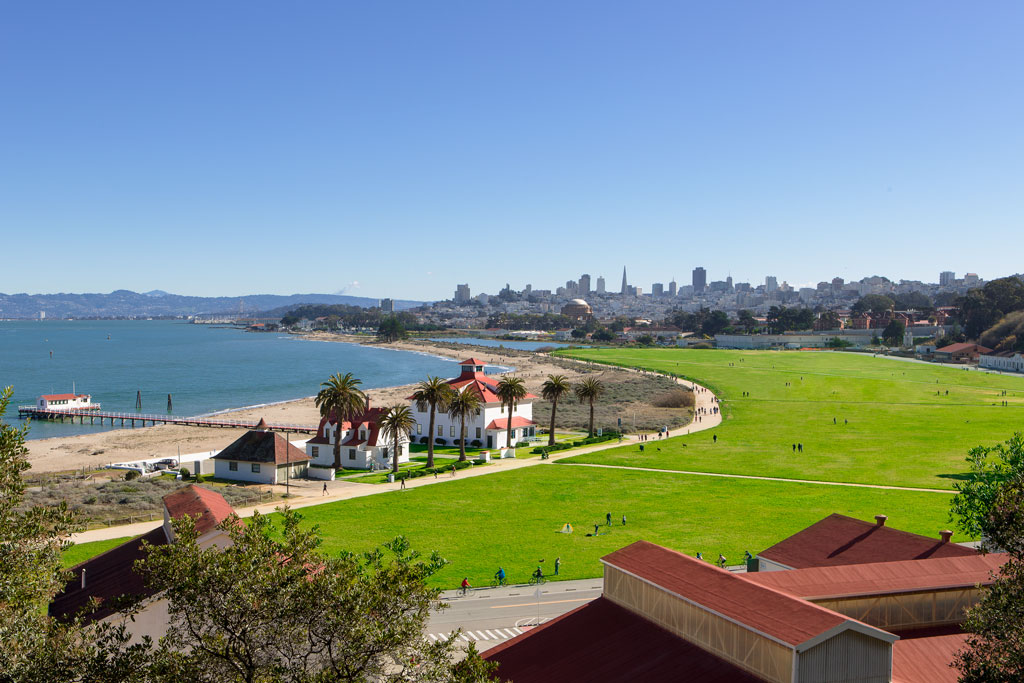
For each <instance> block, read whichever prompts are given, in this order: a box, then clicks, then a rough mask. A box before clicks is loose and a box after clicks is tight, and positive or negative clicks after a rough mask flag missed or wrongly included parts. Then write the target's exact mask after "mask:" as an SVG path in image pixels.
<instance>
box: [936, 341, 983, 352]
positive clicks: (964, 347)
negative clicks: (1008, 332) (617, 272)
mask: <svg viewBox="0 0 1024 683" xmlns="http://www.w3.org/2000/svg"><path fill="white" fill-rule="evenodd" d="M974 349H977V350H978V353H988V352H989V351H991V350H992V349H990V348H988V347H987V346H982V345H981V344H972V343H970V342H959V343H957V344H950V345H949V346H943V347H942V348H941V349H935V352H936V353H956V352H957V351H972V350H974Z"/></svg>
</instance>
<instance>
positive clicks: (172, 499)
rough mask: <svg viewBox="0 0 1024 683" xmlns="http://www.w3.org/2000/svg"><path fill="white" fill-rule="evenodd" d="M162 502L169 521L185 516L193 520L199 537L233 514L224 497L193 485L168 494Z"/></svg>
mask: <svg viewBox="0 0 1024 683" xmlns="http://www.w3.org/2000/svg"><path fill="white" fill-rule="evenodd" d="M163 500H164V507H165V508H166V509H167V514H168V515H170V516H171V519H181V518H182V517H184V516H185V515H188V516H189V517H192V518H193V519H195V524H196V531H197V532H199V535H200V536H202V535H203V534H205V533H206V532H208V531H211V530H213V529H214V528H215V527H216V526H217V525H218V524H220V523H221V522H223V521H224V520H225V519H227V518H228V517H229V516H230V515H231V513H233V512H234V509H233V508H232V507H231V505H230V503H228V502H227V501H226V500H224V496H222V495H220V494H219V493H217V492H216V491H211V490H210V489H208V488H204V487H202V486H196V485H195V484H193V485H191V486H186V487H185V488H182V489H178V490H177V491H175V492H174V493H169V494H167V495H166V496H164V499H163Z"/></svg>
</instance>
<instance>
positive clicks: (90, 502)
mask: <svg viewBox="0 0 1024 683" xmlns="http://www.w3.org/2000/svg"><path fill="white" fill-rule="evenodd" d="M82 502H83V503H85V504H86V505H95V504H96V496H89V497H88V498H86V499H85V500H83V501H82Z"/></svg>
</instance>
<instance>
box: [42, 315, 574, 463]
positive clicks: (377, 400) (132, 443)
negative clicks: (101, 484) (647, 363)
mask: <svg viewBox="0 0 1024 683" xmlns="http://www.w3.org/2000/svg"><path fill="white" fill-rule="evenodd" d="M309 337H310V338H314V339H320V340H327V341H346V342H353V341H355V342H365V341H366V338H365V337H362V338H354V337H344V336H340V335H332V334H314V335H309ZM388 347H389V348H395V349H403V350H407V351H417V352H420V353H431V354H435V355H438V356H442V357H445V358H451V359H453V360H462V359H464V358H468V357H470V356H473V357H475V358H479V359H481V360H483V361H485V362H486V363H488V364H491V365H505V366H514V367H515V368H516V370H515V374H516V375H518V376H519V377H522V378H523V379H524V380H525V382H526V385H527V388H528V389H529V390H530V391H532V392H533V393H535V394H539V393H540V385H541V384H542V383H543V381H544V379H545V377H546V376H547V375H548V374H551V373H561V374H563V375H566V376H567V377H569V379H570V380H572V379H573V378H575V377H578V376H580V375H581V374H583V373H585V372H586V371H587V368H586V366H585V365H583V364H579V363H573V362H572V361H566V360H562V359H554V358H548V357H546V356H543V355H539V354H533V353H527V352H521V351H507V350H504V349H491V348H488V347H481V346H468V345H453V344H443V343H433V342H428V341H418V340H409V341H400V342H394V343H392V344H389V345H388ZM334 371H336V369H334V370H332V369H327V368H325V370H324V378H325V379H326V378H327V376H328V374H330V373H331V372H334ZM453 374H454V373H453ZM309 389H310V394H314V393H315V392H316V391H317V390H318V389H319V387H317V386H311V387H310V388H309ZM411 391H412V385H405V386H398V387H386V388H381V389H370V390H368V391H367V394H369V396H370V401H371V403H373V404H374V405H381V404H390V403H395V402H401V401H404V399H405V398H406V397H407V396H408V395H409V394H410V393H411ZM227 414H228V415H231V416H232V417H235V418H238V419H243V420H252V421H254V422H255V421H258V420H259V419H260V418H261V417H262V418H266V420H267V421H268V422H272V423H273V422H278V423H288V424H308V425H316V424H317V423H318V422H319V420H320V416H319V413H318V411H317V409H316V406H314V405H313V398H312V396H310V397H309V398H302V399H298V400H295V401H288V402H285V403H278V404H274V405H268V406H263V407H260V408H249V409H245V410H238V411H232V412H231V413H227ZM243 433H244V430H241V429H213V428H203V427H184V426H179V425H158V426H155V427H144V428H143V427H140V428H136V429H117V430H113V431H108V432H99V433H95V434H80V435H77V436H68V437H56V438H52V439H35V440H31V441H28V442H27V446H28V449H29V456H28V458H29V462H30V463H31V465H32V471H33V472H59V471H67V470H81V469H91V468H97V467H102V466H104V465H107V464H109V463H113V462H123V461H126V460H139V459H143V458H154V457H177V455H178V454H179V453H181V454H187V453H200V452H203V451H211V450H217V449H221V448H224V447H225V446H227V445H228V444H229V443H231V442H232V441H234V440H235V439H237V438H238V437H239V436H241V435H242V434H243ZM296 438H300V437H296ZM301 438H305V437H304V436H303V437H301Z"/></svg>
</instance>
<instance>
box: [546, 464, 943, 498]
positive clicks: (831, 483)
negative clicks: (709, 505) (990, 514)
mask: <svg viewBox="0 0 1024 683" xmlns="http://www.w3.org/2000/svg"><path fill="white" fill-rule="evenodd" d="M564 466H569V467H602V468H605V469H610V470H630V471H633V472H660V473H662V474H688V475H691V476H697V477H725V478H728V479H759V480H761V481H782V482H787V483H791V484H818V485H822V486H849V487H852V488H859V489H883V490H885V491H918V492H921V493H946V494H950V495H952V494H955V493H956V491H953V490H950V489H921V488H914V487H912V486H885V485H884V484H854V483H851V482H842V481H819V480H817V479H786V478H785V477H761V476H757V475H753V474H725V473H723V472H690V471H688V470H663V469H659V468H657V467H631V466H629V465H598V464H596V463H589V462H567V463H564Z"/></svg>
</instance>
